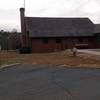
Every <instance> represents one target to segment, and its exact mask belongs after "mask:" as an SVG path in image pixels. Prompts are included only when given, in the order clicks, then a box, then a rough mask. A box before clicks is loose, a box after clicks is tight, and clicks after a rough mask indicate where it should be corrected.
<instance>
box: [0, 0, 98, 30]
mask: <svg viewBox="0 0 100 100" xmlns="http://www.w3.org/2000/svg"><path fill="white" fill-rule="evenodd" d="M23 1H24V0H0V30H2V29H4V30H7V31H11V30H12V29H13V28H16V29H17V30H18V31H20V12H19V8H20V7H23ZM25 13H26V16H35V17H36V16H48V17H89V18H90V19H91V20H92V21H93V22H94V23H100V0H26V12H25Z"/></svg>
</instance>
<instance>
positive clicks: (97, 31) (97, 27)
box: [94, 24, 100, 33]
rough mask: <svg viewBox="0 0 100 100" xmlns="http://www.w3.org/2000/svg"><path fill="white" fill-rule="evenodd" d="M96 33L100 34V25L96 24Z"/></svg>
mask: <svg viewBox="0 0 100 100" xmlns="http://www.w3.org/2000/svg"><path fill="white" fill-rule="evenodd" d="M94 33H100V24H95V29H94Z"/></svg>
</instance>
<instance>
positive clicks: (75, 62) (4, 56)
mask: <svg viewBox="0 0 100 100" xmlns="http://www.w3.org/2000/svg"><path fill="white" fill-rule="evenodd" d="M12 63H30V64H55V65H59V64H60V65H65V66H67V67H85V68H87V67H90V68H100V56H95V55H90V54H84V53H78V55H77V57H73V56H72V54H71V52H69V51H66V52H54V53H33V54H19V53H17V52H14V51H9V52H7V51H2V52H0V65H2V64H12Z"/></svg>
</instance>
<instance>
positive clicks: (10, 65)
mask: <svg viewBox="0 0 100 100" xmlns="http://www.w3.org/2000/svg"><path fill="white" fill-rule="evenodd" d="M19 64H20V63H14V64H7V65H1V66H0V70H1V69H4V68H9V67H12V66H16V65H19Z"/></svg>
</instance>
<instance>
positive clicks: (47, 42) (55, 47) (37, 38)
mask: <svg viewBox="0 0 100 100" xmlns="http://www.w3.org/2000/svg"><path fill="white" fill-rule="evenodd" d="M24 12H25V9H24V8H20V15H21V32H22V46H23V47H31V48H32V51H33V52H51V51H60V50H65V49H69V48H70V49H71V48H73V47H74V46H77V48H98V47H100V43H99V42H98V41H99V38H98V37H99V33H100V25H99V24H97V25H95V24H94V23H93V22H92V21H91V20H90V19H89V18H48V17H26V16H25V14H24Z"/></svg>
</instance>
